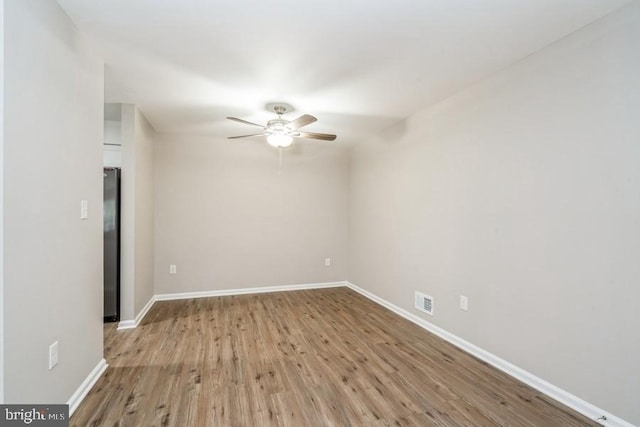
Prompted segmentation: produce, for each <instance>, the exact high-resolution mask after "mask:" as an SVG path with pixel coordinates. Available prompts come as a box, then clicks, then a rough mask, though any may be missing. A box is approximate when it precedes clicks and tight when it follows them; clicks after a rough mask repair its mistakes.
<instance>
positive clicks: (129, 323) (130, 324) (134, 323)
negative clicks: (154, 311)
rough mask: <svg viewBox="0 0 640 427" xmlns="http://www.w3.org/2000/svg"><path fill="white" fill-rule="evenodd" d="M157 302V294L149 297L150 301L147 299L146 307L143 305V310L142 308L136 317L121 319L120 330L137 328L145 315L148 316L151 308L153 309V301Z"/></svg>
mask: <svg viewBox="0 0 640 427" xmlns="http://www.w3.org/2000/svg"><path fill="white" fill-rule="evenodd" d="M155 302H156V299H155V296H152V297H151V298H149V301H147V303H146V304H145V305H144V307H142V310H140V313H138V315H137V316H136V318H135V319H133V320H121V321H120V322H119V323H118V330H121V329H133V328H137V327H138V325H139V324H140V322H142V319H144V316H146V315H147V313H148V312H149V310H151V307H153V303H155Z"/></svg>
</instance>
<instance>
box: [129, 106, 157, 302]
mask: <svg viewBox="0 0 640 427" xmlns="http://www.w3.org/2000/svg"><path fill="white" fill-rule="evenodd" d="M135 114H136V122H135V126H136V142H135V151H136V168H135V174H136V178H135V179H136V182H135V186H136V196H135V227H136V228H135V236H136V239H135V271H136V272H135V304H134V310H135V314H136V315H137V314H138V313H140V312H141V311H142V308H143V307H144V306H145V305H146V304H147V303H148V302H149V300H150V299H151V297H152V296H153V275H154V271H153V269H154V262H153V259H154V241H155V238H154V217H155V213H154V210H155V206H154V205H155V182H154V142H153V140H154V137H155V131H154V130H153V128H152V127H151V125H150V124H149V122H148V121H147V119H146V118H145V117H144V115H143V114H142V113H141V112H140V110H139V109H138V108H136V109H135Z"/></svg>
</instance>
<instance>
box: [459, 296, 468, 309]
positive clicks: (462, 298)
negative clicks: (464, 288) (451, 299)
mask: <svg viewBox="0 0 640 427" xmlns="http://www.w3.org/2000/svg"><path fill="white" fill-rule="evenodd" d="M460 310H464V311H469V298H467V297H466V296H464V295H460Z"/></svg>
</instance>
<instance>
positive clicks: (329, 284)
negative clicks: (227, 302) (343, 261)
mask: <svg viewBox="0 0 640 427" xmlns="http://www.w3.org/2000/svg"><path fill="white" fill-rule="evenodd" d="M341 286H348V285H347V282H344V281H343V282H325V283H306V284H301V285H283V286H262V287H255V288H242V289H224V290H218V291H202V292H181V293H176V294H160V295H156V296H155V300H156V301H170V300H177V299H188V298H209V297H222V296H230V295H246V294H262V293H267V292H284V291H300V290H304V289H322V288H337V287H341Z"/></svg>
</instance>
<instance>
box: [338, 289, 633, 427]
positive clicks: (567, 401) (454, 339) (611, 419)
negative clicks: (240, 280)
mask: <svg viewBox="0 0 640 427" xmlns="http://www.w3.org/2000/svg"><path fill="white" fill-rule="evenodd" d="M346 286H347V287H349V288H351V289H353V290H354V291H356V292H358V293H359V294H361V295H363V296H365V297H367V298H369V299H370V300H372V301H374V302H376V303H378V304H380V305H381V306H383V307H386V308H388V309H389V310H391V311H393V312H394V313H396V314H397V315H399V316H401V317H404V318H405V319H407V320H409V321H410V322H413V323H415V324H416V325H418V326H420V327H422V328H424V329H426V330H428V331H429V332H432V333H433V334H435V335H437V336H439V337H440V338H442V339H444V340H446V341H448V342H450V343H451V344H453V345H455V346H456V347H459V348H461V349H462V350H464V351H466V352H467V353H470V354H472V355H473V356H475V357H477V358H478V359H480V360H483V361H485V362H487V363H488V364H490V365H492V366H494V367H495V368H498V369H500V370H501V371H503V372H505V373H507V374H509V375H511V376H512V377H514V378H517V379H518V380H520V381H522V382H523V383H525V384H527V385H529V386H531V387H533V388H535V389H536V390H538V391H539V392H541V393H544V394H545V395H547V396H549V397H550V398H552V399H554V400H557V401H558V402H560V403H562V404H563V405H565V406H568V407H569V408H571V409H573V410H575V411H577V412H579V413H581V414H582V415H584V416H586V417H588V418H590V419H592V420H594V421H596V422H598V423H600V424H601V425H603V426H607V427H634V425H633V424H631V423H630V422H628V421H625V420H623V419H622V418H619V417H616V416H615V415H612V414H610V413H609V412H607V411H605V410H604V409H601V408H599V407H597V406H595V405H593V404H591V403H589V402H587V401H585V400H583V399H581V398H579V397H578V396H575V395H573V394H571V393H569V392H568V391H566V390H563V389H561V388H559V387H556V386H555V385H553V384H551V383H549V382H547V381H545V380H543V379H542V378H539V377H537V376H535V375H533V374H532V373H530V372H527V371H525V370H524V369H522V368H519V367H517V366H516V365H514V364H512V363H509V362H507V361H506V360H504V359H502V358H500V357H498V356H496V355H495V354H493V353H490V352H488V351H486V350H484V349H482V348H480V347H478V346H476V345H474V344H471V343H470V342H468V341H465V340H463V339H462V338H460V337H458V336H457V335H454V334H452V333H450V332H448V331H446V330H444V329H442V328H440V327H438V326H436V325H434V324H433V323H430V322H427V321H426V320H424V319H422V318H420V317H418V316H416V315H415V314H413V313H410V312H408V311H406V310H404V309H402V308H400V307H398V306H397V305H394V304H392V303H390V302H389V301H387V300H385V299H382V298H380V297H379V296H377V295H375V294H373V293H371V292H369V291H367V290H364V289H362V288H361V287H359V286H357V285H354V284H353V283H351V282H346ZM602 416H605V417H606V420H602V419H599V418H600V417H602Z"/></svg>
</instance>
